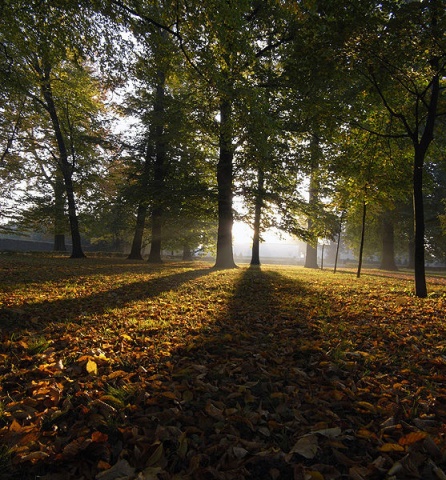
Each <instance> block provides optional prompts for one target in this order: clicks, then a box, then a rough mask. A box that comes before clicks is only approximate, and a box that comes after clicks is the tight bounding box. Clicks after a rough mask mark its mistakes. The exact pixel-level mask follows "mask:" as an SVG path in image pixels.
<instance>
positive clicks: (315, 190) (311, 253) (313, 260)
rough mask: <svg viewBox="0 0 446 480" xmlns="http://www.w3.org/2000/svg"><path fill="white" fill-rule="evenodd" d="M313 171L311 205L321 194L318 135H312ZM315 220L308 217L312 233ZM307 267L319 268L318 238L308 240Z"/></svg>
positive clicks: (310, 192) (311, 176)
mask: <svg viewBox="0 0 446 480" xmlns="http://www.w3.org/2000/svg"><path fill="white" fill-rule="evenodd" d="M310 152H311V171H310V186H309V190H308V203H309V205H310V206H312V205H315V204H316V203H317V201H318V195H319V181H318V178H317V169H318V166H319V138H318V137H317V136H316V135H312V137H311V146H310ZM313 224H314V222H313V220H312V219H311V218H309V219H308V231H309V232H310V234H311V233H312V229H313ZM304 267H305V268H319V265H318V264H317V238H316V240H315V241H314V243H313V244H312V243H309V242H307V248H306V253H305V264H304Z"/></svg>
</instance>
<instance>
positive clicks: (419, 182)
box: [413, 149, 427, 298]
mask: <svg viewBox="0 0 446 480" xmlns="http://www.w3.org/2000/svg"><path fill="white" fill-rule="evenodd" d="M418 150H419V149H417V150H416V151H415V160H414V169H413V208H414V268H415V294H416V296H417V297H421V298H424V297H427V286H426V269H425V264H424V230H425V226H424V204H423V164H424V155H422V154H421V152H419V151H418Z"/></svg>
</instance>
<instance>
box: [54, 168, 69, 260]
mask: <svg viewBox="0 0 446 480" xmlns="http://www.w3.org/2000/svg"><path fill="white" fill-rule="evenodd" d="M55 175H56V178H55V179H54V183H53V187H54V246H53V250H54V251H55V252H66V251H67V247H66V245H65V196H64V191H65V186H64V180H63V177H62V175H61V173H60V170H59V169H57V170H56V174H55Z"/></svg>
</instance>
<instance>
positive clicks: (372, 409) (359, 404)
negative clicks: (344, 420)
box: [356, 402, 376, 413]
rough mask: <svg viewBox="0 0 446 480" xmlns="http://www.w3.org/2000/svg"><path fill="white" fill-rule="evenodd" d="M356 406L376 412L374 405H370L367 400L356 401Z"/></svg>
mask: <svg viewBox="0 0 446 480" xmlns="http://www.w3.org/2000/svg"><path fill="white" fill-rule="evenodd" d="M356 406H358V407H360V408H363V409H364V410H368V411H369V412H372V413H376V407H375V405H372V404H371V403H369V402H356Z"/></svg>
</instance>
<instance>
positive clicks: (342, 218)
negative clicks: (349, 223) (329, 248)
mask: <svg viewBox="0 0 446 480" xmlns="http://www.w3.org/2000/svg"><path fill="white" fill-rule="evenodd" d="M343 220H344V211H342V213H341V218H340V219H339V233H338V241H337V245H336V257H335V263H334V268H333V273H336V269H337V268H338V258H339V248H340V246H341V234H342V222H343Z"/></svg>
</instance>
